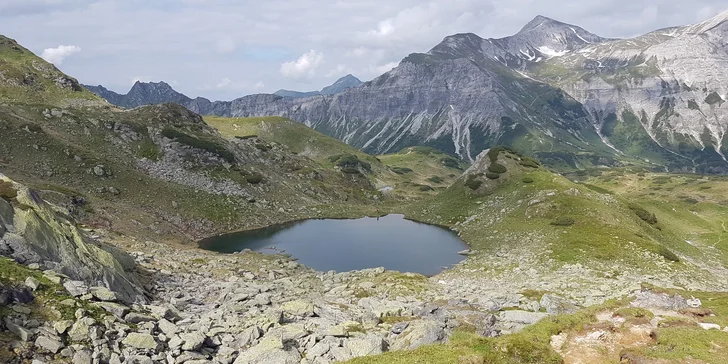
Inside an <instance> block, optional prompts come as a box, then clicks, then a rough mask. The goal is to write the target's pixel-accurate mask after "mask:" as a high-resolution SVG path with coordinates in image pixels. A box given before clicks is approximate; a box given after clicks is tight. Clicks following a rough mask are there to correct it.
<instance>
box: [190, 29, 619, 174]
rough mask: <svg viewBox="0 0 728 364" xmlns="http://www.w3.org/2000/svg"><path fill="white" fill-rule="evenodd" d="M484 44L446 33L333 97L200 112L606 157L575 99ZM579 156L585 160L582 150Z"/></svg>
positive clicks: (389, 141)
mask: <svg viewBox="0 0 728 364" xmlns="http://www.w3.org/2000/svg"><path fill="white" fill-rule="evenodd" d="M569 31H571V30H569ZM585 36H588V35H585ZM519 39H520V38H519ZM524 39H525V38H524ZM535 39H536V40H535V41H537V40H538V38H537V37H536V38H535ZM535 41H534V42H535ZM514 42H515V41H514ZM484 43H488V41H485V40H483V39H481V38H479V37H477V36H475V35H472V34H462V35H457V36H453V37H448V38H447V39H445V41H443V43H442V44H441V45H439V46H437V47H435V48H433V50H432V51H430V52H429V53H427V54H412V55H410V56H408V57H407V58H405V59H404V60H403V61H402V62H401V63H400V64H399V66H398V67H396V68H395V69H393V70H392V71H390V72H387V73H385V74H384V75H382V76H380V77H378V78H376V79H374V80H373V81H370V82H367V83H365V84H363V85H361V86H359V87H356V88H353V89H348V90H346V91H345V92H343V93H341V94H337V95H333V96H328V97H326V96H315V97H310V98H306V99H297V100H290V99H287V98H275V97H270V96H263V95H253V96H248V97H244V98H241V99H237V100H234V101H232V102H230V103H229V104H226V105H222V104H220V105H219V106H218V107H217V108H214V109H212V110H200V112H202V113H208V112H209V113H212V114H215V115H221V116H256V115H281V116H285V117H288V118H291V119H293V120H296V121H299V122H302V123H305V124H306V125H308V126H311V127H312V128H314V129H316V130H318V131H321V132H323V133H325V134H328V135H331V136H334V137H336V138H338V139H340V140H343V141H345V142H346V143H348V144H350V145H353V146H355V147H357V148H360V149H362V150H364V151H366V152H370V153H374V154H382V153H389V152H394V151H397V150H400V149H402V148H404V147H408V146H413V145H427V146H433V147H436V148H438V149H441V150H443V151H446V152H449V153H452V154H455V155H459V156H461V157H463V158H465V159H467V160H472V159H473V158H474V156H475V155H477V153H479V152H480V151H481V150H483V149H486V148H488V147H489V146H491V145H497V144H509V145H514V146H517V147H519V148H522V149H524V150H531V151H534V152H537V153H540V154H541V155H542V156H543V157H544V158H545V159H550V158H552V159H554V163H553V164H555V165H569V166H571V167H572V168H574V167H576V166H577V165H583V164H584V163H587V164H590V163H592V162H593V163H594V164H597V162H598V161H599V160H600V157H606V158H607V160H609V159H610V157H609V156H610V154H611V152H610V150H609V148H608V147H607V146H606V145H604V144H603V143H602V142H601V140H600V138H599V136H598V135H597V133H596V132H595V130H594V128H593V126H592V125H591V123H590V122H589V121H588V119H587V115H586V113H585V112H584V110H583V109H582V107H581V105H580V104H579V103H577V102H575V101H574V100H573V99H572V98H571V97H569V96H568V95H566V94H564V93H563V92H561V91H560V90H558V89H556V88H553V87H551V86H549V85H547V84H544V83H541V82H538V81H535V80H532V79H530V78H528V77H525V76H523V75H521V74H518V73H515V72H513V71H512V70H510V69H509V68H508V67H506V65H504V64H503V63H502V62H501V61H500V60H498V59H495V58H494V57H491V56H489V55H487V54H486V53H484V52H483V46H484ZM503 43H504V44H510V43H507V42H506V41H503ZM488 44H489V43H488ZM549 44H551V43H549ZM534 46H535V44H534ZM552 46H553V45H552ZM536 48H538V47H536ZM503 52H505V51H503ZM562 152H566V153H565V154H563V155H562ZM581 154H585V155H587V158H582V157H576V156H578V155H581ZM591 156H594V158H592V157H591Z"/></svg>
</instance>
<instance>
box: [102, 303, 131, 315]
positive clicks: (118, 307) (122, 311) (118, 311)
mask: <svg viewBox="0 0 728 364" xmlns="http://www.w3.org/2000/svg"><path fill="white" fill-rule="evenodd" d="M95 305H96V306H99V307H101V308H103V309H104V310H105V311H106V312H108V313H110V314H112V315H114V316H116V317H118V318H120V319H123V318H124V316H126V315H127V314H128V313H129V311H131V310H130V309H129V307H126V306H124V305H122V304H119V303H114V302H97V303H95Z"/></svg>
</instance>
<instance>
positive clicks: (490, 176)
mask: <svg viewBox="0 0 728 364" xmlns="http://www.w3.org/2000/svg"><path fill="white" fill-rule="evenodd" d="M485 177H487V178H488V179H498V178H500V174H498V173H493V172H487V173H486V174H485Z"/></svg>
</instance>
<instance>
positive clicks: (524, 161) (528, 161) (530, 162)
mask: <svg viewBox="0 0 728 364" xmlns="http://www.w3.org/2000/svg"><path fill="white" fill-rule="evenodd" d="M518 164H520V165H522V166H524V167H528V168H538V167H539V166H540V164H539V163H538V161H536V160H535V159H533V158H528V157H523V158H521V161H520V162H518Z"/></svg>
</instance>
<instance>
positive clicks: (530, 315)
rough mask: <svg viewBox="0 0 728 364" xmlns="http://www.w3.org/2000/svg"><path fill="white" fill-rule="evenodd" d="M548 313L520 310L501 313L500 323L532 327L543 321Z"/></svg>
mask: <svg viewBox="0 0 728 364" xmlns="http://www.w3.org/2000/svg"><path fill="white" fill-rule="evenodd" d="M547 316H548V314H547V313H543V312H528V311H520V310H512V311H503V312H501V313H500V318H499V319H500V321H506V322H510V323H515V324H520V325H531V324H535V323H536V322H539V321H541V320H542V319H543V318H545V317H547Z"/></svg>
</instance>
